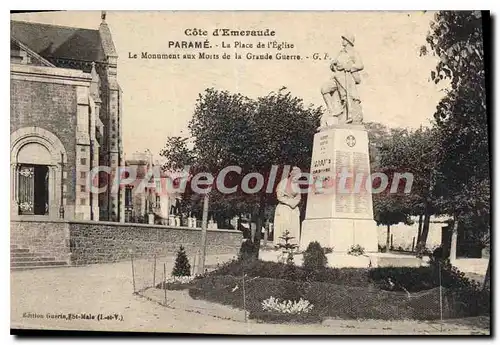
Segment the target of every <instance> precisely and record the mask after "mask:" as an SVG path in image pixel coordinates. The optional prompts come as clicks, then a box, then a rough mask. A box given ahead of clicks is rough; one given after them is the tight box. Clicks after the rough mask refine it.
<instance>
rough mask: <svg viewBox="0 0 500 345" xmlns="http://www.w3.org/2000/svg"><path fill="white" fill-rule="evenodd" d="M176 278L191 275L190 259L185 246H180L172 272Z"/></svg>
mask: <svg viewBox="0 0 500 345" xmlns="http://www.w3.org/2000/svg"><path fill="white" fill-rule="evenodd" d="M172 275H173V276H174V277H184V276H190V275H191V265H190V264H189V259H188V257H187V255H186V251H185V249H184V247H183V246H180V248H179V250H178V251H177V257H176V258H175V266H174V269H173V271H172Z"/></svg>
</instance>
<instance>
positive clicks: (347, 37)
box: [341, 33, 354, 46]
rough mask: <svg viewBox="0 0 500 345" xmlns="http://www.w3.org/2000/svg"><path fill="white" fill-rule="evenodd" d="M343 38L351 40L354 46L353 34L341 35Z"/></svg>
mask: <svg viewBox="0 0 500 345" xmlns="http://www.w3.org/2000/svg"><path fill="white" fill-rule="evenodd" d="M341 37H342V39H344V40H346V41H347V42H349V43H350V44H351V45H352V46H354V35H353V34H347V33H346V34H344V35H342V36H341Z"/></svg>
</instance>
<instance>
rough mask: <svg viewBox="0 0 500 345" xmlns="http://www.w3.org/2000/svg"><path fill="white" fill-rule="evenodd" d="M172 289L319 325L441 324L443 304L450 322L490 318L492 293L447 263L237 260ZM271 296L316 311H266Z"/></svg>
mask: <svg viewBox="0 0 500 345" xmlns="http://www.w3.org/2000/svg"><path fill="white" fill-rule="evenodd" d="M244 275H245V283H244V284H245V287H244V290H245V300H244V299H243V276H244ZM440 276H441V277H440ZM440 280H441V282H442V284H441V285H442V288H441V289H440V288H439V286H440V284H439V282H440ZM158 287H159V288H161V286H158ZM167 288H168V289H188V290H189V294H190V296H191V297H193V298H195V299H204V300H208V301H211V302H216V303H221V304H224V305H230V306H233V307H236V308H240V309H243V308H246V310H247V311H249V313H250V317H251V318H257V319H261V320H265V321H266V322H284V321H297V322H317V321H319V320H321V319H323V318H325V317H333V318H341V319H384V320H402V319H416V320H435V319H439V318H440V316H441V304H442V306H443V310H442V312H443V317H444V318H459V317H466V316H477V315H489V292H483V291H482V290H481V289H480V288H479V286H478V285H476V284H475V283H474V282H472V281H469V280H468V279H467V278H465V277H464V276H463V274H461V273H460V272H458V271H456V270H454V269H452V268H451V267H449V266H447V265H445V264H444V265H442V266H441V269H440V268H439V265H431V266H429V267H419V268H393V267H383V268H371V269H359V268H322V269H317V270H306V269H304V268H302V267H297V266H294V265H286V264H282V263H274V262H264V261H259V260H250V261H248V260H247V261H242V260H235V261H231V262H229V263H226V264H225V265H222V266H220V267H219V268H218V269H216V270H214V271H212V272H210V273H207V274H206V275H205V276H202V277H198V278H196V279H194V280H193V281H192V282H190V283H187V284H178V283H176V284H168V285H167ZM271 296H272V297H275V298H279V299H280V300H292V301H297V300H299V299H300V298H303V299H305V300H307V301H309V302H310V303H312V304H313V305H314V307H313V308H312V310H311V311H310V312H309V313H307V314H302V315H285V314H281V315H280V314H276V313H271V312H268V311H265V310H263V308H262V301H263V300H265V299H267V298H269V297H271Z"/></svg>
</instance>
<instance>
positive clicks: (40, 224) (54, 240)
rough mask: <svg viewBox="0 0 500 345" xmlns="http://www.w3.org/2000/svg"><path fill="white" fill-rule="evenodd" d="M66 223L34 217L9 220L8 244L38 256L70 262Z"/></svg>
mask: <svg viewBox="0 0 500 345" xmlns="http://www.w3.org/2000/svg"><path fill="white" fill-rule="evenodd" d="M69 242H70V240H69V227H68V223H67V222H64V221H58V220H51V221H48V220H38V219H36V218H33V219H29V220H22V221H17V220H16V221H11V222H10V244H11V245H14V246H18V247H19V248H24V249H29V251H30V252H31V253H33V254H36V255H37V256H40V257H50V258H54V259H55V261H62V262H67V263H70V248H69Z"/></svg>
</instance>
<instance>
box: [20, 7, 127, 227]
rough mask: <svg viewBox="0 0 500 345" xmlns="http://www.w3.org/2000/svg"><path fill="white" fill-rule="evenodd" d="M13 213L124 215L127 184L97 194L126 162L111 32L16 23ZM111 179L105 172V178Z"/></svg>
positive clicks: (89, 217) (108, 217)
mask: <svg viewBox="0 0 500 345" xmlns="http://www.w3.org/2000/svg"><path fill="white" fill-rule="evenodd" d="M10 47H11V49H10V51H11V60H10V61H11V64H10V66H11V72H10V77H11V120H10V133H11V137H10V140H11V151H10V154H11V181H12V183H11V199H12V200H11V217H12V218H13V219H23V218H29V217H44V218H48V219H55V218H65V219H82V220H99V219H100V220H111V221H120V220H122V221H123V219H124V214H125V210H124V207H123V206H124V190H116V191H113V190H112V189H111V188H108V189H107V191H106V192H104V193H101V194H99V195H97V194H93V193H90V190H89V188H88V183H87V181H88V177H89V172H90V171H91V170H92V169H93V168H94V167H96V166H98V165H100V166H107V167H111V168H113V169H114V168H116V167H119V166H122V165H123V161H122V152H123V149H122V139H121V138H122V118H123V112H122V90H121V89H120V86H119V85H118V82H117V79H116V76H117V59H118V56H117V54H116V50H115V46H114V43H113V40H112V37H111V32H110V30H109V28H108V25H107V24H106V21H105V14H104V13H103V15H102V22H101V24H100V26H99V28H97V29H95V30H93V29H83V28H74V27H64V26H55V25H47V24H39V23H29V22H19V21H11V41H10ZM99 183H100V185H102V184H104V183H105V177H104V176H103V177H102V180H101V181H99Z"/></svg>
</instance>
